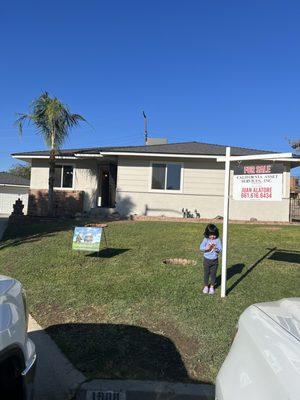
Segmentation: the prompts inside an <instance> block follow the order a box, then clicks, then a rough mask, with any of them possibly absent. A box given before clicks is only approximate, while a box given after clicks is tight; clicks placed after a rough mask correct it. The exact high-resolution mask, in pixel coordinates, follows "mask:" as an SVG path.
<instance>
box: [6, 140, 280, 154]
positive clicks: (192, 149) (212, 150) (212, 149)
mask: <svg viewBox="0 0 300 400" xmlns="http://www.w3.org/2000/svg"><path fill="white" fill-rule="evenodd" d="M105 151H109V152H131V153H146V154H151V153H162V154H193V155H212V156H222V155H225V151H226V146H225V145H219V144H209V143H201V142H183V143H168V144H153V145H148V146H125V147H123V146H121V147H90V148H85V149H84V148H83V149H66V150H60V151H59V154H60V155H61V156H73V155H74V154H78V153H81V154H94V153H99V152H105ZM261 153H263V154H264V153H266V154H267V153H273V152H272V151H266V150H258V149H248V148H245V147H235V146H233V147H231V155H234V156H244V155H245V156H246V155H252V154H253V155H254V154H261ZM12 155H13V156H20V157H21V156H22V155H27V156H49V151H31V152H26V153H14V154H12Z"/></svg>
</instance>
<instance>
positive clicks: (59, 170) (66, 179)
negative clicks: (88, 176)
mask: <svg viewBox="0 0 300 400" xmlns="http://www.w3.org/2000/svg"><path fill="white" fill-rule="evenodd" d="M54 187H56V188H72V187H73V166H72V165H56V166H55V179H54Z"/></svg>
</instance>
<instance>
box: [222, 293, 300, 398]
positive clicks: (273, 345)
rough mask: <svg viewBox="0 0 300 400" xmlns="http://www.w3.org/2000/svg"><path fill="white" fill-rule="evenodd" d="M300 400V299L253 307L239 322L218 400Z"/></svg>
mask: <svg viewBox="0 0 300 400" xmlns="http://www.w3.org/2000/svg"><path fill="white" fill-rule="evenodd" d="M241 399H242V400H260V399H261V400H285V399H287V400H299V399H300V298H290V299H283V300H280V301H274V302H270V303H260V304H253V305H252V306H250V307H248V308H247V309H246V310H245V311H244V312H243V313H242V315H241V316H240V318H239V322H238V327H237V332H236V335H235V338H234V341H233V343H232V346H231V349H230V351H229V354H228V355H227V358H226V359H225V361H224V363H223V365H222V367H221V369H220V371H219V373H218V376H217V380H216V400H241Z"/></svg>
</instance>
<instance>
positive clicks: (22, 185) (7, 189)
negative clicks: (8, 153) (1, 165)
mask: <svg viewBox="0 0 300 400" xmlns="http://www.w3.org/2000/svg"><path fill="white" fill-rule="evenodd" d="M29 186H30V181H29V179H25V178H21V177H20V176H16V175H13V174H10V173H8V172H0V214H10V213H11V212H12V211H13V205H14V204H15V202H16V200H18V199H21V200H22V202H23V204H24V209H23V212H24V214H26V212H27V203H28V192H29Z"/></svg>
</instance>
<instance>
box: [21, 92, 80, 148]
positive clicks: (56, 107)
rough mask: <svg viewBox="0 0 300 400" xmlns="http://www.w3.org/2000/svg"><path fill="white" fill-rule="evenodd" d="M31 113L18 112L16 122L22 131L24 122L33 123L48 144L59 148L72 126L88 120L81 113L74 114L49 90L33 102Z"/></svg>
mask: <svg viewBox="0 0 300 400" xmlns="http://www.w3.org/2000/svg"><path fill="white" fill-rule="evenodd" d="M30 108H31V113H30V114H18V119H17V120H16V124H17V125H18V127H19V132H20V133H22V131H23V125H24V122H25V121H26V120H27V121H28V123H33V124H34V126H35V128H36V131H37V133H38V134H40V135H41V136H43V138H44V140H45V142H46V145H47V146H48V147H50V148H52V149H59V148H60V147H61V146H62V145H63V143H64V141H65V140H66V138H67V137H68V135H69V132H70V130H71V129H72V128H75V127H76V126H78V125H79V123H80V122H86V120H85V118H84V117H82V116H81V115H80V114H72V113H71V112H70V110H69V108H68V107H67V106H66V105H65V104H63V103H62V102H61V101H60V100H59V99H58V98H57V97H54V98H51V97H50V96H49V94H48V92H43V93H42V94H41V95H40V96H39V97H38V98H36V99H34V100H33V102H32V103H31V106H30Z"/></svg>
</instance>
